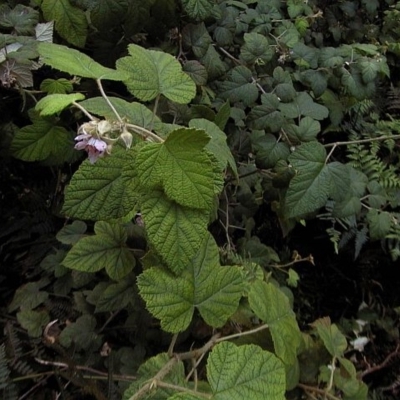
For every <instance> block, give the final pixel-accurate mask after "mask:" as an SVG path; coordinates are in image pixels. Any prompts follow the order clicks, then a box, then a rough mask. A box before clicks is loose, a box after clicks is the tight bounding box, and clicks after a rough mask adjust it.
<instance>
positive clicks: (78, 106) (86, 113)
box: [72, 101, 98, 121]
mask: <svg viewBox="0 0 400 400" xmlns="http://www.w3.org/2000/svg"><path fill="white" fill-rule="evenodd" d="M72 104H73V105H74V106H75V107H76V108H79V109H80V110H81V111H82V112H83V113H84V114H85V115H86V116H87V117H88V118H89V119H90V120H91V121H98V119H97V118H95V117H93V115H92V114H90V113H89V111H87V110H86V109H85V108H84V107H82V106H81V105H80V104H79V103H77V102H76V101H73V102H72Z"/></svg>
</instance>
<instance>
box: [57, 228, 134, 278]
mask: <svg viewBox="0 0 400 400" xmlns="http://www.w3.org/2000/svg"><path fill="white" fill-rule="evenodd" d="M95 233H96V234H95V235H94V236H87V237H83V238H82V239H80V240H79V241H78V242H77V243H76V244H75V245H74V246H73V247H72V249H71V250H70V251H69V252H68V254H67V256H66V257H65V259H64V261H63V265H65V266H66V267H67V268H71V269H75V270H77V271H83V272H92V273H93V272H97V271H100V270H101V269H103V268H105V269H106V271H107V274H108V275H109V276H110V278H111V279H115V280H119V279H122V278H123V277H124V276H126V275H127V274H128V273H129V272H131V271H132V269H133V267H134V266H135V258H134V257H133V255H132V253H131V251H130V249H129V248H128V247H127V246H126V244H125V242H126V239H127V235H126V231H125V228H123V227H122V226H121V225H120V224H109V223H107V222H102V221H100V222H97V223H96V225H95Z"/></svg>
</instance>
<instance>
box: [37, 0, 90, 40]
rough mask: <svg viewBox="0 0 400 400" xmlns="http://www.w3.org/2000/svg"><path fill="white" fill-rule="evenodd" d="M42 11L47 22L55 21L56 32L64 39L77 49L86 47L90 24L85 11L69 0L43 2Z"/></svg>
mask: <svg viewBox="0 0 400 400" xmlns="http://www.w3.org/2000/svg"><path fill="white" fill-rule="evenodd" d="M41 9H42V11H43V15H44V17H45V18H46V20H47V21H55V28H56V31H57V32H58V33H59V34H60V36H61V37H62V38H63V39H65V40H66V41H67V42H69V43H71V44H73V45H74V46H77V47H84V46H85V42H86V36H87V25H88V24H87V19H86V15H85V13H84V11H83V10H81V9H80V8H78V7H74V6H73V5H72V4H71V2H70V1H69V0H57V1H54V0H43V1H42V3H41Z"/></svg>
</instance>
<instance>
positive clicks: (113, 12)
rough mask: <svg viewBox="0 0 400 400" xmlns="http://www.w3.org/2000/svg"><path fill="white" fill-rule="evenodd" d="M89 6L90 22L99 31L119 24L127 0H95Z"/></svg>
mask: <svg viewBox="0 0 400 400" xmlns="http://www.w3.org/2000/svg"><path fill="white" fill-rule="evenodd" d="M91 3H93V6H92V7H91V8H90V20H91V23H92V24H93V25H94V26H95V27H96V28H98V29H99V30H101V31H105V30H107V29H112V28H114V27H115V26H118V25H120V24H121V20H123V19H124V18H125V16H126V13H127V8H128V3H129V1H128V0H96V1H94V2H91Z"/></svg>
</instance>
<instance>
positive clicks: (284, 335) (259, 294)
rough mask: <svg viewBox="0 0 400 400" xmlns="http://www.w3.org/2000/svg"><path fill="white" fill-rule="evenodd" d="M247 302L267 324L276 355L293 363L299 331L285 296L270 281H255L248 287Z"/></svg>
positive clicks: (299, 337) (286, 362)
mask: <svg viewBox="0 0 400 400" xmlns="http://www.w3.org/2000/svg"><path fill="white" fill-rule="evenodd" d="M249 303H250V307H251V308H252V310H253V311H254V312H255V313H256V315H257V317H259V318H260V319H261V320H262V321H264V322H266V323H267V324H268V326H269V329H270V332H271V336H272V340H273V342H274V346H275V352H276V354H277V356H278V357H280V358H281V359H282V361H283V362H284V363H285V364H288V365H293V364H294V363H295V362H296V359H297V349H298V347H299V346H300V343H301V333H300V329H299V327H298V325H297V321H296V315H295V313H294V312H293V310H292V308H291V307H290V304H289V299H288V298H287V296H286V295H285V294H283V292H282V291H280V290H279V289H278V288H277V287H275V286H274V285H273V284H272V283H265V282H262V281H256V282H255V283H253V285H252V286H251V288H250V292H249Z"/></svg>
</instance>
